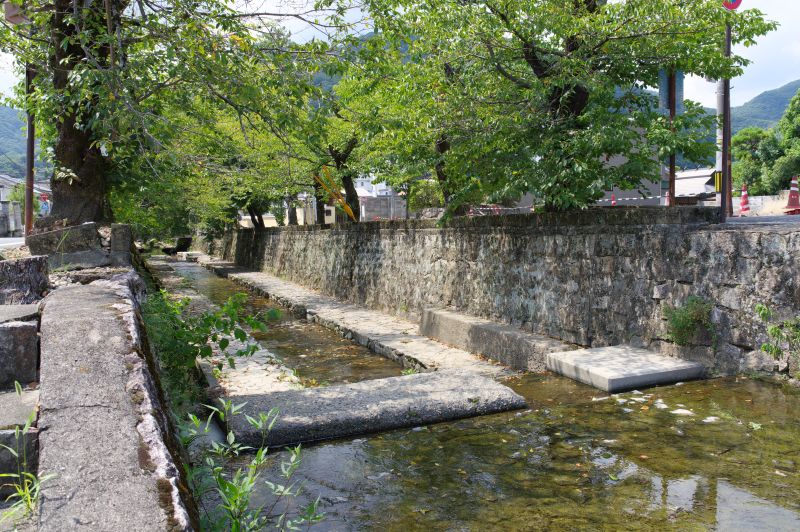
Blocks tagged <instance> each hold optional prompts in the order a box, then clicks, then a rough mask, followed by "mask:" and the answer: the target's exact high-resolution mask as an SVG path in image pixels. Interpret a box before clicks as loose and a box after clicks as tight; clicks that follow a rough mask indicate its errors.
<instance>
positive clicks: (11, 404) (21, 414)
mask: <svg viewBox="0 0 800 532" xmlns="http://www.w3.org/2000/svg"><path fill="white" fill-rule="evenodd" d="M38 405H39V391H38V390H24V391H23V392H22V393H21V394H17V392H16V391H7V392H0V445H3V446H7V447H10V448H11V449H14V450H15V451H16V452H17V454H18V456H19V458H18V457H17V456H14V455H13V454H12V453H11V452H10V451H8V450H7V449H6V448H5V447H0V473H6V474H8V473H11V474H15V473H17V471H18V467H22V469H23V470H24V471H28V472H31V473H35V472H36V471H37V469H38V441H39V432H38V430H37V429H36V426H35V420H36V411H37V409H38ZM31 416H33V425H32V427H31V429H30V431H29V432H28V434H25V435H23V434H21V433H20V435H19V437H17V433H16V430H15V429H16V428H17V427H20V428H22V427H24V426H25V424H26V422H28V420H29V419H31ZM9 482H10V480H9V479H6V481H5V482H0V495H9V494H10V493H11V492H12V491H13V488H12V487H11V486H6V487H4V486H2V484H5V483H9Z"/></svg>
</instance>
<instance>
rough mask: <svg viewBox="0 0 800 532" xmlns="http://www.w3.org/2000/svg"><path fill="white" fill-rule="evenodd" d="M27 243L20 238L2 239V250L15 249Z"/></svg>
mask: <svg viewBox="0 0 800 532" xmlns="http://www.w3.org/2000/svg"><path fill="white" fill-rule="evenodd" d="M24 243H25V239H24V238H22V237H19V238H0V249H8V248H15V247H17V246H21V245H22V244H24Z"/></svg>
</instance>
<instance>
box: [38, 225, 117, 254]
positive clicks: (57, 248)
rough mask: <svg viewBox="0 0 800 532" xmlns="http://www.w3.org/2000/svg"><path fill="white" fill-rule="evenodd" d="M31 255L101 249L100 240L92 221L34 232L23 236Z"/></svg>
mask: <svg viewBox="0 0 800 532" xmlns="http://www.w3.org/2000/svg"><path fill="white" fill-rule="evenodd" d="M25 244H26V245H27V246H28V247H29V248H30V250H31V254H33V255H52V254H55V253H72V252H76V251H86V250H94V249H101V248H102V242H101V240H100V234H99V233H98V232H97V224H96V223H94V222H90V223H85V224H82V225H74V226H71V227H64V228H62V229H55V230H53V231H47V232H44V233H36V234H34V235H28V236H27V237H25Z"/></svg>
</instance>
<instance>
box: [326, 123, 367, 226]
mask: <svg viewBox="0 0 800 532" xmlns="http://www.w3.org/2000/svg"><path fill="white" fill-rule="evenodd" d="M357 144H358V139H356V138H355V137H350V140H348V141H347V143H346V144H345V146H344V147H343V148H342V149H341V150H340V149H337V148H336V147H334V146H328V153H330V155H331V158H332V159H333V164H334V165H335V166H336V170H337V171H338V173H339V175H340V176H341V177H342V186H344V200H345V201H346V202H347V204H348V205H349V206H350V209H351V210H352V211H353V217H354V218H355V221H356V222H357V221H359V220H361V205H360V203H359V201H358V193H357V192H356V185H355V182H354V181H353V177H354V175H355V173H354V172H353V171H352V170H350V169H349V168H348V167H347V159H348V158H349V157H350V154H351V153H353V150H354V149H355V147H356V145H357Z"/></svg>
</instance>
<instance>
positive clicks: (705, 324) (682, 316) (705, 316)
mask: <svg viewBox="0 0 800 532" xmlns="http://www.w3.org/2000/svg"><path fill="white" fill-rule="evenodd" d="M713 309H714V304H713V303H711V302H708V301H706V300H705V299H703V298H701V297H698V296H689V297H688V298H687V299H686V303H684V304H683V305H682V306H680V307H669V306H668V307H667V308H666V309H665V310H664V315H665V317H666V318H667V338H668V339H669V340H670V341H672V342H675V343H676V344H678V345H680V346H686V345H690V344H691V343H692V340H693V339H694V338H695V336H696V335H697V333H698V331H699V330H701V329H705V330H706V331H708V333H709V334H710V335H711V337H712V338H714V337H715V336H716V335H715V331H714V324H713V323H712V322H711V311H712V310H713Z"/></svg>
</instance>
